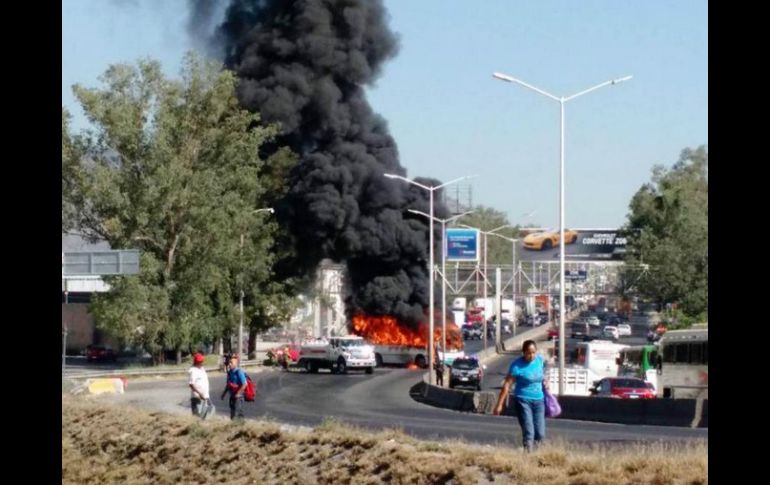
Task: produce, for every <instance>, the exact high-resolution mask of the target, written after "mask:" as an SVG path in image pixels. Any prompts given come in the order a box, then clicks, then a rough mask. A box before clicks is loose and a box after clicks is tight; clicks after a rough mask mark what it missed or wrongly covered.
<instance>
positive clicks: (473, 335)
mask: <svg viewBox="0 0 770 485" xmlns="http://www.w3.org/2000/svg"><path fill="white" fill-rule="evenodd" d="M481 335H482V328H481V324H480V323H471V324H466V325H463V340H472V339H478V340H481Z"/></svg>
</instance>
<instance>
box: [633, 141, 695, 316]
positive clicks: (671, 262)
mask: <svg viewBox="0 0 770 485" xmlns="http://www.w3.org/2000/svg"><path fill="white" fill-rule="evenodd" d="M627 227H628V228H629V229H631V230H634V231H635V232H634V234H638V236H635V237H632V238H631V241H630V249H631V250H630V251H629V253H628V254H629V256H628V257H627V259H626V262H627V263H631V264H634V265H638V264H641V263H644V264H647V265H649V271H648V272H646V273H645V274H644V276H643V277H641V278H639V282H638V288H639V292H640V293H641V295H642V296H644V297H646V298H649V299H652V300H653V301H655V302H656V303H658V304H661V305H663V304H667V303H672V304H676V305H677V306H679V307H680V308H681V310H682V312H683V313H684V314H685V315H687V316H690V317H698V318H707V317H708V151H707V148H706V147H705V146H701V147H698V148H697V149H695V150H692V149H689V148H688V149H685V150H683V151H682V153H681V155H680V157H679V160H678V161H677V162H676V163H675V164H674V165H673V167H671V169H666V168H664V167H662V166H656V167H655V168H654V169H653V172H652V180H651V182H649V183H647V184H645V185H644V186H642V187H641V188H640V189H639V191H637V193H636V194H635V195H634V197H633V198H632V199H631V204H630V212H629V215H628V224H627Z"/></svg>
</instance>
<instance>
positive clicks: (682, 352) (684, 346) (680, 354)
mask: <svg viewBox="0 0 770 485" xmlns="http://www.w3.org/2000/svg"><path fill="white" fill-rule="evenodd" d="M674 349H675V352H676V354H675V355H676V356H675V357H674V359H676V362H677V363H683V364H684V363H689V362H690V344H688V343H677V344H676V345H675V346H674Z"/></svg>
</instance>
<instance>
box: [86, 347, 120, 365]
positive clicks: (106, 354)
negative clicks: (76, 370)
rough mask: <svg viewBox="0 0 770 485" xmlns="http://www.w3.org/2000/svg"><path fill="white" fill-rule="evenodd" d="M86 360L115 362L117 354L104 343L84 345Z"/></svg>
mask: <svg viewBox="0 0 770 485" xmlns="http://www.w3.org/2000/svg"><path fill="white" fill-rule="evenodd" d="M86 360H87V361H89V362H115V361H117V360H118V356H117V355H116V354H115V351H114V350H112V348H111V347H108V346H106V345H89V346H88V347H86Z"/></svg>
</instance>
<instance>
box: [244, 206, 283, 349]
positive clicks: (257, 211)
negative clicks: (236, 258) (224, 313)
mask: <svg viewBox="0 0 770 485" xmlns="http://www.w3.org/2000/svg"><path fill="white" fill-rule="evenodd" d="M259 212H269V213H271V214H273V213H275V209H273V208H272V207H266V208H264V209H255V210H253V211H251V213H252V214H257V213H259ZM241 253H243V234H241ZM243 297H244V293H243V282H241V322H240V324H239V325H238V354H239V355H241V356H242V355H243ZM246 352H248V348H247V349H246ZM241 360H243V358H241Z"/></svg>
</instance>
